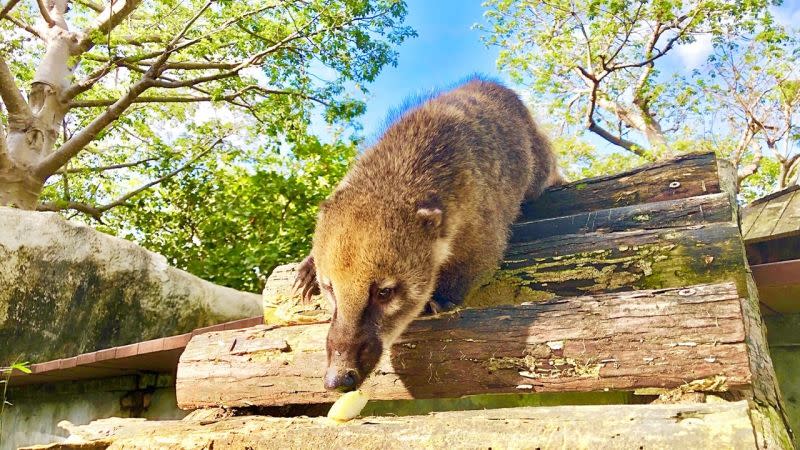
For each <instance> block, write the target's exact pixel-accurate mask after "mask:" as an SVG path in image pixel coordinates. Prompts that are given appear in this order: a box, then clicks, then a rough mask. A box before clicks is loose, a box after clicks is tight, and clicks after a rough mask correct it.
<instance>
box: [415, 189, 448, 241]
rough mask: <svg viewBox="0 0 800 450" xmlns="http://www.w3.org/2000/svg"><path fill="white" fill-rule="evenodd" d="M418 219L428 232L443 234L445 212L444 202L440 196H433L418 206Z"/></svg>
mask: <svg viewBox="0 0 800 450" xmlns="http://www.w3.org/2000/svg"><path fill="white" fill-rule="evenodd" d="M417 219H418V220H419V221H420V223H421V224H422V226H423V227H424V228H425V229H426V230H429V231H431V232H435V233H436V234H441V233H442V224H443V222H444V212H443V211H442V202H441V200H439V197H438V196H435V195H433V196H431V197H429V198H428V199H427V200H425V201H422V202H419V203H418V204H417Z"/></svg>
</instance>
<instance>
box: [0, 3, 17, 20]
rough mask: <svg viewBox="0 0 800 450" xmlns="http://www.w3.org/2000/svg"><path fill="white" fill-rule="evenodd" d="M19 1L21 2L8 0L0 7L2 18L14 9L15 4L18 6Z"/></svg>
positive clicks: (0, 17)
mask: <svg viewBox="0 0 800 450" xmlns="http://www.w3.org/2000/svg"><path fill="white" fill-rule="evenodd" d="M17 3H19V0H8V3H6V6H3V9H0V19H2V18H3V17H5V15H6V14H8V13H9V12H11V10H12V9H14V7H15V6H17Z"/></svg>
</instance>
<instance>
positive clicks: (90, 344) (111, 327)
mask: <svg viewBox="0 0 800 450" xmlns="http://www.w3.org/2000/svg"><path fill="white" fill-rule="evenodd" d="M260 314H261V296H259V295H256V294H252V293H247V292H239V291H237V290H234V289H230V288H227V287H223V286H217V285H215V284H213V283H209V282H208V281H205V280H202V279H200V278H198V277H196V276H194V275H191V274H189V273H187V272H184V271H182V270H178V269H176V268H174V267H170V266H169V265H168V264H167V260H166V258H164V257H163V256H161V255H159V254H156V253H153V252H150V251H147V250H145V249H144V248H142V247H140V246H138V245H136V244H134V243H133V242H129V241H126V240H124V239H120V238H117V237H114V236H111V235H108V234H105V233H101V232H99V231H97V230H95V229H93V228H91V227H88V226H86V225H83V224H79V223H74V222H69V221H66V220H64V219H62V218H61V217H60V216H59V215H57V214H55V213H41V212H31V211H21V210H17V209H13V208H3V207H0V366H2V365H7V364H8V363H9V362H10V361H13V360H14V359H15V358H17V357H19V358H20V360H22V361H30V362H32V363H37V362H44V361H48V360H51V359H58V358H65V357H70V356H75V355H78V354H80V353H86V352H91V351H94V350H99V349H103V348H109V347H115V346H118V345H124V344H131V343H134V342H140V341H145V340H148V339H155V338H160V337H166V336H173V335H176V334H181V333H186V332H189V331H192V330H193V329H195V328H201V327H205V326H208V325H214V324H218V323H222V322H227V321H231V320H236V319H242V318H246V317H254V316H258V315H260Z"/></svg>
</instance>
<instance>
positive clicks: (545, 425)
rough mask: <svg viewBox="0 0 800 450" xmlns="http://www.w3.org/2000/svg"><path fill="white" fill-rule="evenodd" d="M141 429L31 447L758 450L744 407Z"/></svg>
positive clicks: (255, 419)
mask: <svg viewBox="0 0 800 450" xmlns="http://www.w3.org/2000/svg"><path fill="white" fill-rule="evenodd" d="M137 426H139V424H133V423H132V424H131V427H129V428H128V429H124V430H118V431H117V433H116V434H114V435H112V436H108V437H102V438H100V439H99V440H97V441H89V442H86V443H83V444H77V443H76V444H72V445H70V444H61V445H58V444H54V445H51V446H39V447H35V448H37V449H88V448H92V449H106V448H110V449H151V448H161V449H165V448H169V449H188V450H193V449H198V450H199V449H211V448H213V449H215V450H220V449H242V448H256V449H259V448H280V449H287V450H289V449H307V448H318V449H387V448H413V449H418V448H425V449H440V448H447V449H476V448H483V449H486V448H530V449H533V448H540V449H554V448H569V449H594V448H607V449H637V448H638V449H659V448H664V449H665V448H684V449H692V450H695V449H697V450H705V449H742V450H744V449H747V450H753V449H755V448H756V442H755V439H754V437H753V428H752V425H751V423H750V418H749V416H748V407H747V402H745V401H739V402H735V403H714V404H705V403H690V404H681V405H613V406H556V407H543V408H511V409H495V410H486V411H456V412H441V413H434V414H430V415H427V416H408V417H366V418H363V419H356V420H353V421H351V422H348V423H346V424H334V423H332V422H330V421H329V420H328V419H326V418H321V417H317V418H308V417H298V418H275V417H265V416H246V417H234V418H228V419H223V420H220V421H216V422H211V423H209V422H187V421H169V422H164V423H162V424H161V426H159V427H156V428H146V429H142V430H138V429H137V428H136V427H137Z"/></svg>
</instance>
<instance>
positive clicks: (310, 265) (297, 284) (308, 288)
mask: <svg viewBox="0 0 800 450" xmlns="http://www.w3.org/2000/svg"><path fill="white" fill-rule="evenodd" d="M319 293H320V291H319V284H317V268H316V266H315V265H314V258H313V257H312V256H310V255H309V256H307V257H306V259H304V260H303V261H302V262H301V263H300V264H299V265H298V266H297V275H296V277H295V279H294V284H292V295H297V294H300V298H301V300H302V302H303V303H306V304H308V303H311V298H312V297H313V296H315V295H317V294H319Z"/></svg>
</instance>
